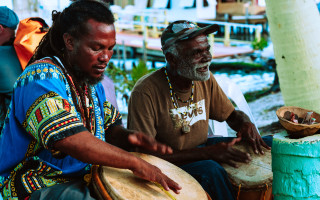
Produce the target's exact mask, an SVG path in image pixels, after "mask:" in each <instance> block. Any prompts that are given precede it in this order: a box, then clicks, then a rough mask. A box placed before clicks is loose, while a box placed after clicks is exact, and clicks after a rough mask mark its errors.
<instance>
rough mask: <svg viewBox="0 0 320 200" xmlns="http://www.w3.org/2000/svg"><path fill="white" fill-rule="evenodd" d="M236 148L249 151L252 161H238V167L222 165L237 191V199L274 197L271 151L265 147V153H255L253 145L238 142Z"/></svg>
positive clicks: (251, 199)
mask: <svg viewBox="0 0 320 200" xmlns="http://www.w3.org/2000/svg"><path fill="white" fill-rule="evenodd" d="M234 148H235V149H239V150H240V151H242V152H248V153H249V154H250V155H251V159H252V160H251V162H250V163H237V164H238V166H239V167H238V168H234V167H231V166H229V165H227V164H223V165H222V166H223V167H224V169H225V170H226V171H227V173H228V177H229V179H230V181H231V183H232V185H233V186H234V189H235V191H236V195H237V200H248V199H250V200H271V199H272V180H273V175H272V169H271V151H270V150H267V149H264V155H261V154H259V155H258V154H255V153H253V150H252V148H251V146H248V145H244V144H243V143H238V144H236V145H234Z"/></svg>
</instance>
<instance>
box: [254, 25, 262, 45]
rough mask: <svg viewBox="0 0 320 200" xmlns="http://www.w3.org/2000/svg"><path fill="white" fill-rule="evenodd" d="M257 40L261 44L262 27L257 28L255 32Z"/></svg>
mask: <svg viewBox="0 0 320 200" xmlns="http://www.w3.org/2000/svg"><path fill="white" fill-rule="evenodd" d="M255 38H256V39H257V42H260V40H261V27H260V26H259V27H257V28H256V31H255Z"/></svg>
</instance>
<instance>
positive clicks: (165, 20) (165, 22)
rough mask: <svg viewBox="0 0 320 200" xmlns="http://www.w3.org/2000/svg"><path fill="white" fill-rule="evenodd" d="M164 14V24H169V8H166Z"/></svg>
mask: <svg viewBox="0 0 320 200" xmlns="http://www.w3.org/2000/svg"><path fill="white" fill-rule="evenodd" d="M163 14H164V24H165V25H169V22H168V18H167V10H164V11H163Z"/></svg>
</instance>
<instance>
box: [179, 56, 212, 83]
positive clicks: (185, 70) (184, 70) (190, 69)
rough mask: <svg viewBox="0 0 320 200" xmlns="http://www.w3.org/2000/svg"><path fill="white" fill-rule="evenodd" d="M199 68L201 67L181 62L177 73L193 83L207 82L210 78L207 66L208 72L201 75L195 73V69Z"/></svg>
mask: <svg viewBox="0 0 320 200" xmlns="http://www.w3.org/2000/svg"><path fill="white" fill-rule="evenodd" d="M207 64H210V63H207ZM200 66H201V65H191V64H190V62H189V61H188V60H181V63H180V66H179V68H178V69H177V73H178V74H179V76H182V77H184V78H187V79H190V80H193V81H207V80H208V79H209V78H210V72H209V65H208V72H207V73H205V74H203V75H202V74H199V73H198V72H197V68H198V67H200ZM203 66H205V65H203Z"/></svg>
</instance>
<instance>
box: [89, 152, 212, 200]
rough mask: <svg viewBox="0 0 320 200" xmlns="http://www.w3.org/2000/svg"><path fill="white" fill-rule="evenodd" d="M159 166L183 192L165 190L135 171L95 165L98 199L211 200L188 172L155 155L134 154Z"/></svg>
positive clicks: (94, 180)
mask: <svg viewBox="0 0 320 200" xmlns="http://www.w3.org/2000/svg"><path fill="white" fill-rule="evenodd" d="M133 154H134V155H136V156H138V157H140V158H141V159H143V160H145V161H147V162H149V163H150V164H152V165H155V166H156V167H158V168H159V169H160V170H161V171H162V173H164V174H165V175H167V176H168V177H170V178H171V179H172V180H174V181H175V182H177V183H178V184H179V185H180V186H181V187H182V189H181V190H180V194H176V193H174V192H173V191H166V190H164V189H163V188H162V186H161V185H160V184H157V183H153V182H150V181H146V180H143V179H141V178H139V177H137V176H135V175H134V174H133V173H132V171H130V170H127V169H118V168H112V167H106V166H100V167H99V166H94V167H93V169H92V170H93V171H92V185H93V188H94V190H95V193H96V194H97V196H98V198H99V199H104V200H105V199H107V200H120V199H121V200H146V199H153V200H160V199H161V200H186V199H188V200H203V199H208V200H211V198H210V197H209V195H207V193H206V192H205V191H204V190H203V188H202V187H201V185H200V184H199V183H198V182H197V181H196V180H195V179H194V178H193V177H192V176H191V175H189V174H188V173H187V172H185V171H183V170H182V169H180V168H179V167H177V166H175V165H173V164H171V163H169V162H167V161H165V160H163V159H160V158H158V157H155V156H151V155H147V154H142V153H133Z"/></svg>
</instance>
